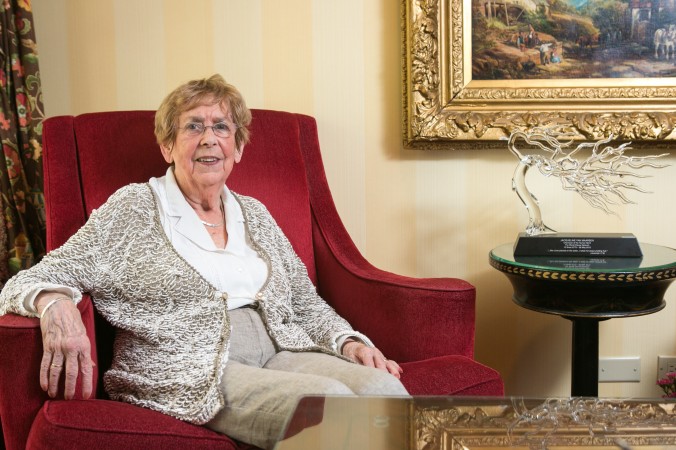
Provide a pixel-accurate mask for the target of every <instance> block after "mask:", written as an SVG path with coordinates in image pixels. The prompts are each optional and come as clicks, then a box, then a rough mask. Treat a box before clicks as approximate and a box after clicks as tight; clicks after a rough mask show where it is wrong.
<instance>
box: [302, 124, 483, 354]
mask: <svg viewBox="0 0 676 450" xmlns="http://www.w3.org/2000/svg"><path fill="white" fill-rule="evenodd" d="M297 117H298V121H299V124H300V139H301V149H302V152H303V161H304V163H305V170H306V174H307V180H308V187H309V191H310V204H311V208H312V220H313V224H312V233H313V244H314V249H315V264H316V268H317V280H318V281H317V287H318V290H319V292H320V294H321V295H322V297H323V298H324V299H325V300H326V301H327V302H328V303H329V304H331V306H333V307H334V308H335V309H336V311H337V312H338V313H339V314H340V315H342V316H343V317H345V319H347V320H348V321H349V322H350V323H351V324H352V325H353V326H354V327H355V329H357V330H359V331H361V332H363V333H365V334H366V335H367V336H369V337H370V338H371V339H372V340H373V341H374V343H375V344H376V345H377V346H378V347H379V348H381V349H382V350H383V351H384V352H385V353H386V354H387V355H388V356H389V357H391V358H393V359H396V360H397V361H400V362H407V361H415V360H421V359H426V358H432V357H436V356H445V355H461V356H466V357H469V358H472V357H473V353H474V318H475V311H474V306H475V296H476V292H475V289H474V286H472V285H471V284H470V283H468V282H466V281H463V280H459V279H453V278H427V279H416V278H410V277H403V276H399V275H395V274H392V273H389V272H385V271H382V270H379V269H377V268H375V267H374V266H372V265H371V264H370V263H368V261H366V259H364V257H363V256H362V255H361V253H360V252H359V250H358V249H357V248H356V247H355V245H354V243H353V242H352V239H351V238H350V236H349V234H348V232H347V230H346V229H345V227H344V226H343V223H342V221H341V220H340V217H339V215H338V212H337V211H336V207H335V204H334V203H333V198H332V196H331V191H330V189H329V185H328V182H327V180H326V175H325V173H324V166H323V164H322V161H321V151H320V150H319V142H318V138H317V124H316V122H315V120H314V119H313V118H312V117H309V116H303V115H298V116H297Z"/></svg>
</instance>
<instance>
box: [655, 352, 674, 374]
mask: <svg viewBox="0 0 676 450" xmlns="http://www.w3.org/2000/svg"><path fill="white" fill-rule="evenodd" d="M669 372H676V356H658V357H657V379H662V378H664V377H666V376H667V373H669Z"/></svg>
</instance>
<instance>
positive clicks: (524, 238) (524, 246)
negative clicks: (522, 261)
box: [514, 232, 643, 258]
mask: <svg viewBox="0 0 676 450" xmlns="http://www.w3.org/2000/svg"><path fill="white" fill-rule="evenodd" d="M514 256H549V257H553V256H584V257H591V256H596V257H622V258H640V257H642V256H643V253H642V252H641V247H640V246H639V244H638V239H636V236H634V235H633V234H631V233H543V234H537V235H535V236H531V235H528V233H525V232H524V233H519V236H518V238H517V240H516V242H515V243H514Z"/></svg>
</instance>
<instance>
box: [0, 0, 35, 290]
mask: <svg viewBox="0 0 676 450" xmlns="http://www.w3.org/2000/svg"><path fill="white" fill-rule="evenodd" d="M0 27H1V29H0V40H1V42H0V61H1V62H2V66H1V67H0V141H1V142H2V151H3V154H4V156H5V159H4V163H0V208H1V209H2V212H3V214H0V286H2V284H4V282H5V281H6V280H7V278H8V277H10V276H11V275H13V274H15V273H16V272H18V271H19V270H21V269H26V268H28V267H30V266H31V265H33V264H34V263H35V262H37V261H38V260H39V259H40V258H41V257H42V256H43V255H44V253H45V208H44V196H43V191H42V181H43V180H42V119H43V118H44V113H43V107H42V90H41V86H40V75H39V70H38V56H37V49H36V44H35V30H34V27H33V14H32V12H31V4H30V0H2V3H1V6H0Z"/></svg>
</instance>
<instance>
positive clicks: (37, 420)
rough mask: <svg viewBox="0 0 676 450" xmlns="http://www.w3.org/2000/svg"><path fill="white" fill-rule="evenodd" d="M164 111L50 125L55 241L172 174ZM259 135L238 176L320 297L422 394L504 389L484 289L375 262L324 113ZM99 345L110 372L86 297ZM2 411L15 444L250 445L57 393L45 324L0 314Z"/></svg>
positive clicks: (107, 338) (277, 120) (234, 181)
mask: <svg viewBox="0 0 676 450" xmlns="http://www.w3.org/2000/svg"><path fill="white" fill-rule="evenodd" d="M153 114H154V113H153V112H152V111H131V112H130V111H127V112H110V113H95V114H84V115H81V116H77V117H72V116H63V117H54V118H50V119H47V120H46V121H45V122H44V134H43V137H44V172H45V196H46V201H47V243H48V248H50V249H52V248H55V247H58V246H60V245H61V244H62V243H63V242H65V241H66V240H67V239H68V237H69V236H70V235H72V234H73V233H74V232H75V231H76V230H77V229H78V228H79V227H80V226H82V224H84V222H85V220H86V217H88V215H89V213H90V212H91V210H92V209H94V208H96V207H98V206H99V205H101V204H102V203H103V202H104V201H105V200H106V199H107V198H108V196H109V195H110V194H111V193H112V192H114V191H115V190H116V189H117V188H119V187H121V186H123V185H125V184H128V183H130V182H143V181H146V180H147V179H148V178H149V177H151V176H161V175H163V174H164V172H165V171H166V163H165V162H164V160H163V158H162V156H161V154H160V151H159V148H158V147H157V144H156V143H155V141H154V137H153V132H152V130H153V126H152V122H153ZM251 134H252V140H251V143H250V144H249V145H248V146H247V147H246V148H245V152H244V157H243V160H242V162H241V163H240V164H239V165H237V166H236V167H235V170H234V172H233V174H232V175H231V177H230V179H229V180H228V185H229V186H230V188H231V189H233V190H234V191H236V192H238V193H241V194H246V195H252V196H254V197H256V198H258V199H259V200H261V201H262V202H263V203H265V204H266V205H267V207H268V209H269V210H270V212H271V213H272V214H273V216H274V217H275V219H276V220H277V222H278V223H279V225H280V226H281V228H282V229H283V230H284V232H285V233H286V235H287V236H288V237H289V239H290V241H291V242H292V244H293V246H294V248H295V249H296V251H297V252H298V254H299V255H300V257H301V258H302V260H303V261H304V262H305V264H306V265H307V267H308V272H309V274H310V277H311V278H312V280H313V281H314V282H315V283H316V285H317V287H318V290H319V292H320V294H321V295H322V296H323V297H324V298H325V299H326V300H327V301H328V302H329V303H330V304H331V305H333V307H334V308H336V310H337V311H338V312H339V313H340V314H341V315H343V316H344V317H345V318H346V319H348V321H350V322H351V323H352V324H353V325H354V326H355V328H356V329H358V330H359V331H362V332H364V333H366V334H367V335H368V336H369V337H371V338H372V339H373V341H374V342H375V343H376V345H377V346H378V347H380V348H381V349H382V350H383V351H384V352H385V353H386V354H387V355H388V356H390V357H391V358H393V359H396V360H397V361H399V362H400V363H401V365H402V367H403V369H404V375H403V377H402V380H403V382H404V384H405V385H406V387H407V388H408V389H409V392H411V393H412V394H414V395H502V394H503V385H502V380H501V378H500V375H499V374H498V373H497V372H495V371H494V370H493V369H490V368H488V367H486V366H483V365H481V364H479V363H477V362H475V361H474V360H473V359H472V358H473V346H474V301H475V291H474V287H473V286H472V285H470V284H469V283H467V282H465V281H462V280H458V279H450V278H444V279H414V278H407V277H402V276H398V275H395V274H392V273H388V272H383V271H381V270H378V269H376V268H375V267H373V266H372V265H370V264H369V263H368V262H367V261H366V260H365V259H364V258H363V257H362V256H361V254H360V253H359V251H358V250H357V248H356V247H355V246H354V244H353V243H352V240H351V239H350V237H349V235H348V233H347V231H346V230H345V228H344V227H343V225H342V222H341V220H340V218H339V216H338V214H337V212H336V209H335V206H334V204H333V200H332V198H331V193H330V191H329V187H328V184H327V182H326V177H325V174H324V168H323V165H322V161H321V153H320V150H319V142H318V138H317V129H316V124H315V121H314V119H313V118H311V117H308V116H302V115H297V114H291V113H284V112H276V111H264V110H255V111H253V122H252V124H251ZM80 310H81V311H82V314H83V317H84V320H85V325H86V326H87V329H88V331H89V333H90V336H92V338H94V336H95V339H96V346H95V354H94V355H93V356H94V357H95V360H96V361H97V365H98V366H97V367H98V372H99V375H100V374H102V373H103V372H104V371H105V370H106V368H107V367H108V365H109V363H110V352H111V348H112V335H113V333H114V330H112V329H111V328H110V326H109V325H108V324H106V323H105V322H103V321H102V320H101V318H100V317H99V316H98V315H97V314H96V313H95V311H94V308H93V307H92V303H91V301H90V300H89V298H88V297H86V296H85V299H84V300H83V302H82V303H81V304H80ZM0 342H2V345H0V419H1V420H2V430H3V432H4V439H5V445H6V447H7V449H8V450H17V449H23V448H26V447H27V448H50V449H53V448H69V449H76V448H131V447H133V448H144V449H155V448H162V449H170V448H177V449H178V448H181V449H182V448H212V447H213V448H216V447H218V448H242V446H241V445H240V446H239V447H237V445H236V443H235V442H234V441H232V440H230V439H229V438H227V437H226V436H222V435H219V434H216V433H213V432H211V431H209V430H206V429H204V428H202V427H196V426H193V425H190V424H187V423H183V422H180V421H178V420H176V419H173V418H171V417H168V416H165V415H162V414H159V413H156V412H154V411H150V410H146V409H142V408H138V407H135V406H131V405H127V404H121V403H116V402H111V401H108V400H106V396H105V393H104V392H103V391H102V389H101V383H100V380H99V383H98V389H97V390H95V392H96V396H97V399H96V400H88V401H65V400H58V399H57V400H49V401H46V400H48V399H47V396H46V395H45V394H44V393H43V392H42V391H41V389H40V387H39V382H38V371H39V363H40V357H41V353H42V345H41V335H40V329H39V323H38V321H37V320H36V319H28V318H24V317H18V316H14V315H6V316H2V317H0Z"/></svg>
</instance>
